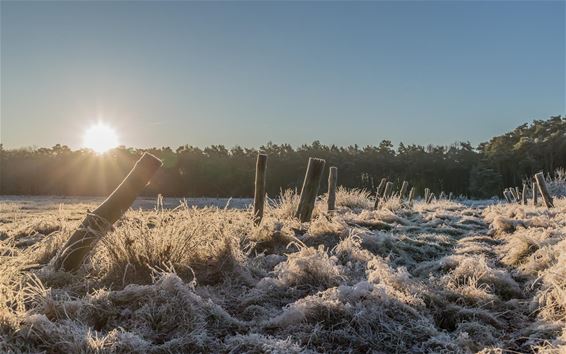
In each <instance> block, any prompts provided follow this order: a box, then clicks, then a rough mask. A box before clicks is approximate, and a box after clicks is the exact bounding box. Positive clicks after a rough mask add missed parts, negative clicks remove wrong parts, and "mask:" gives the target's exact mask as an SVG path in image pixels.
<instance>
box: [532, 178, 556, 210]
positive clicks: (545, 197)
mask: <svg viewBox="0 0 566 354" xmlns="http://www.w3.org/2000/svg"><path fill="white" fill-rule="evenodd" d="M535 179H536V181H537V185H538V189H539V191H540V194H541V196H542V201H543V202H544V205H546V207H547V208H553V207H554V201H553V200H552V197H551V196H550V194H549V193H548V189H547V188H546V181H545V180H544V174H543V173H542V172H539V173H537V174H536V175H535Z"/></svg>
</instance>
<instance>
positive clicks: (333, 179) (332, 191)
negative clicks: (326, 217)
mask: <svg viewBox="0 0 566 354" xmlns="http://www.w3.org/2000/svg"><path fill="white" fill-rule="evenodd" d="M337 181H338V168H337V167H334V166H332V167H330V170H329V172H328V211H331V210H335V209H336V184H337Z"/></svg>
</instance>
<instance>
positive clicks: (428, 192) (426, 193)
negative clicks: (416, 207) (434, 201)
mask: <svg viewBox="0 0 566 354" xmlns="http://www.w3.org/2000/svg"><path fill="white" fill-rule="evenodd" d="M429 194H430V188H425V189H424V200H425V203H428V196H429Z"/></svg>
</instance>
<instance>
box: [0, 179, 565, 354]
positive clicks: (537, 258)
mask: <svg viewBox="0 0 566 354" xmlns="http://www.w3.org/2000/svg"><path fill="white" fill-rule="evenodd" d="M324 198H325V197H322V198H321V200H319V201H318V202H317V205H316V207H315V211H314V218H313V221H312V222H310V223H303V224H301V223H300V222H299V221H298V220H297V219H295V218H294V217H293V214H294V211H295V209H296V206H297V204H298V196H297V195H296V194H294V193H292V192H290V191H287V192H285V193H284V194H283V195H282V196H281V198H279V199H276V200H273V201H271V203H270V206H269V207H268V208H267V210H266V212H265V217H264V219H263V222H262V224H261V225H259V226H255V225H254V223H253V219H252V215H251V210H250V209H249V208H247V207H245V205H246V204H247V201H235V202H236V204H237V206H238V207H237V208H224V205H225V204H226V203H224V201H223V202H222V203H221V204H220V205H219V207H218V206H209V207H199V208H196V207H192V206H189V205H187V204H186V203H183V202H181V203H179V204H178V206H175V205H173V204H175V201H168V202H167V203H159V202H158V203H155V201H146V202H143V203H141V204H136V205H135V208H134V209H132V210H130V211H128V212H127V214H126V216H125V217H124V218H122V219H121V220H120V221H119V222H118V223H116V225H115V228H114V229H113V230H112V232H111V233H110V234H108V235H107V236H106V237H105V238H103V239H102V240H101V241H100V242H99V243H98V244H97V245H96V246H95V248H94V250H93V252H92V253H91V255H90V257H89V258H88V261H87V263H86V264H85V265H84V266H83V267H82V268H81V270H80V271H79V272H78V273H77V274H71V273H67V272H62V271H55V270H54V269H53V266H52V264H51V263H50V262H52V259H53V257H54V256H55V255H56V254H57V252H58V251H59V250H60V248H61V246H62V245H63V243H64V242H65V240H66V239H67V238H68V237H69V236H70V234H71V233H72V231H73V230H74V229H75V228H76V227H77V226H78V224H79V223H80V221H81V220H82V218H83V217H84V215H85V212H86V211H87V209H91V210H92V208H93V207H95V206H96V203H98V202H99V201H100V200H97V199H94V200H80V199H71V200H68V199H65V200H64V201H62V200H60V199H55V200H53V199H50V198H44V200H39V199H38V200H33V199H20V198H14V199H12V200H8V199H4V200H2V202H1V203H0V257H1V261H0V352H47V353H60V352H65V353H80V352H83V353H97V352H104V353H106V352H110V353H129V352H138V353H171V352H172V353H175V352H216V353H263V352H270V353H293V352H297V353H298V352H307V353H332V352H334V353H347V352H357V353H359V352H377V353H379V352H383V353H407V352H411V353H431V352H434V353H473V352H483V353H507V352H511V353H514V352H521V353H523V352H545V353H566V329H565V326H566V199H565V198H556V199H555V208H553V209H546V208H545V207H543V206H536V207H535V206H532V205H525V206H523V205H519V204H508V203H499V202H497V203H480V202H470V201H466V202H463V201H447V200H440V201H434V202H432V203H430V204H426V203H424V202H421V201H416V202H415V203H414V205H412V206H409V205H406V204H404V203H402V202H401V201H400V200H399V199H395V198H393V199H391V200H389V201H387V202H386V203H385V204H384V205H382V207H381V208H380V209H378V210H373V200H372V198H371V197H369V195H368V194H367V193H365V192H363V191H357V190H344V189H339V190H338V193H337V205H338V209H337V210H336V211H335V212H332V213H328V212H327V211H326V202H325V200H324ZM153 205H155V206H153ZM138 207H143V210H141V209H138Z"/></svg>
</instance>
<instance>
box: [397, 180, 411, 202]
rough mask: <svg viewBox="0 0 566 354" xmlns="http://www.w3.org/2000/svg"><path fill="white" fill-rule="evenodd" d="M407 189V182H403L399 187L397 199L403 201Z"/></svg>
mask: <svg viewBox="0 0 566 354" xmlns="http://www.w3.org/2000/svg"><path fill="white" fill-rule="evenodd" d="M408 188H409V182H407V181H403V184H402V185H401V190H400V191H399V199H401V200H403V199H405V194H406V193H407V189H408Z"/></svg>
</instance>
